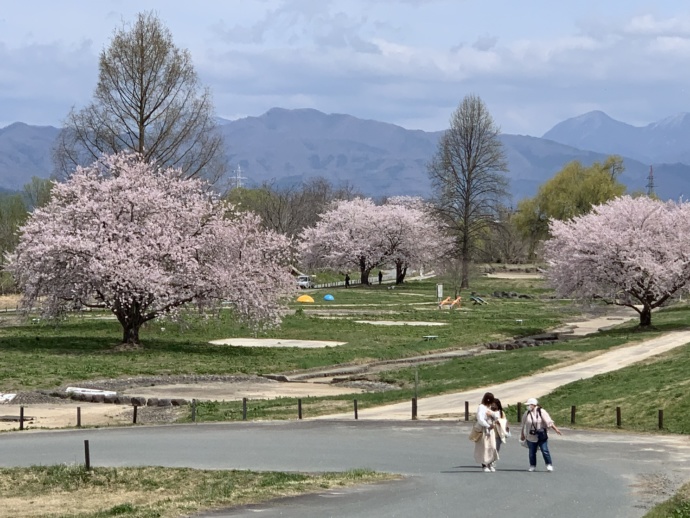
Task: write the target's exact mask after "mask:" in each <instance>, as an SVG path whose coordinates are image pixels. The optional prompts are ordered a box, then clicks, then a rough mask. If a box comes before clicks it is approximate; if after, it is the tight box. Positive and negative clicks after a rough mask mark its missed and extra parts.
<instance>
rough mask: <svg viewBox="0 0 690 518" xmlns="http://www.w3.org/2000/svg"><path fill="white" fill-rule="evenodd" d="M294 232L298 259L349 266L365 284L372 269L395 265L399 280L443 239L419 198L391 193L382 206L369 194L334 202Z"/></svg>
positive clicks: (318, 264)
mask: <svg viewBox="0 0 690 518" xmlns="http://www.w3.org/2000/svg"><path fill="white" fill-rule="evenodd" d="M320 218H321V219H320V221H319V222H318V223H317V224H316V225H315V226H314V227H311V228H308V229H305V230H304V231H303V232H302V233H301V235H300V251H301V254H302V257H303V260H304V262H305V263H306V264H309V265H311V266H317V267H318V266H328V267H333V268H343V269H353V270H357V271H359V273H360V279H361V282H362V284H368V282H369V274H370V272H371V270H372V269H374V268H377V267H382V266H383V265H385V264H395V265H396V270H397V273H398V276H397V280H398V281H399V282H402V279H404V272H405V271H406V269H407V268H408V266H410V265H420V264H423V263H424V262H425V261H427V260H431V258H432V256H433V254H434V253H435V251H436V250H437V243H438V242H439V241H441V240H444V239H445V238H444V237H443V235H442V234H441V233H440V231H439V226H440V224H439V223H437V222H436V220H435V219H434V218H433V217H432V216H431V215H430V214H429V213H428V212H427V211H426V210H424V208H423V206H422V202H421V200H415V199H412V198H410V199H405V198H394V199H392V200H391V201H390V202H389V203H387V204H385V205H379V206H377V205H375V204H374V202H373V201H372V200H370V199H361V198H358V199H355V200H351V201H340V202H338V203H336V205H335V206H334V208H332V209H331V210H329V211H326V212H325V213H323V214H321V216H320Z"/></svg>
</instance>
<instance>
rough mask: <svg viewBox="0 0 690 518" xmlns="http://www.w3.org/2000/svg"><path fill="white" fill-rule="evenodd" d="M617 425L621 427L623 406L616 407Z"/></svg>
mask: <svg viewBox="0 0 690 518" xmlns="http://www.w3.org/2000/svg"><path fill="white" fill-rule="evenodd" d="M616 426H617V427H618V428H620V427H621V407H619V406H617V407H616Z"/></svg>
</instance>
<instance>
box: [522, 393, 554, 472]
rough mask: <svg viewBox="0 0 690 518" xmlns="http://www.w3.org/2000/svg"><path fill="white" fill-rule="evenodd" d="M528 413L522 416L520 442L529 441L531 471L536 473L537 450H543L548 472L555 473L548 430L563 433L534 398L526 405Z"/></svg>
mask: <svg viewBox="0 0 690 518" xmlns="http://www.w3.org/2000/svg"><path fill="white" fill-rule="evenodd" d="M525 404H526V405H527V411H526V412H525V413H524V414H523V416H522V432H521V433H520V440H521V441H524V440H526V441H527V447H528V448H529V469H528V471H534V470H535V469H537V449H540V450H541V454H542V457H544V463H545V464H546V471H553V462H552V460H551V452H550V451H549V434H548V429H549V428H551V429H553V430H554V431H555V432H556V433H557V434H558V435H562V434H561V431H560V430H559V429H558V427H557V426H556V423H554V422H553V419H551V416H550V415H549V413H548V412H547V411H546V410H544V409H543V408H542V407H540V406H539V402H538V401H537V400H536V399H534V398H529V399H528V400H527V402H526V403H525Z"/></svg>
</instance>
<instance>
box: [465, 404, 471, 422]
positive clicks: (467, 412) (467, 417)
mask: <svg viewBox="0 0 690 518" xmlns="http://www.w3.org/2000/svg"><path fill="white" fill-rule="evenodd" d="M469 420H470V402H469V401H465V421H469Z"/></svg>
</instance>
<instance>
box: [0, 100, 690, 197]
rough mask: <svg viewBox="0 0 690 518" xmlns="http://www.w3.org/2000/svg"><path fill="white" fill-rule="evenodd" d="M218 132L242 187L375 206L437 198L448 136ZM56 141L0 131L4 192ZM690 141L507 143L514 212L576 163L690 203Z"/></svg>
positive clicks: (354, 123)
mask: <svg viewBox="0 0 690 518" xmlns="http://www.w3.org/2000/svg"><path fill="white" fill-rule="evenodd" d="M218 124H219V129H220V131H221V132H222V133H223V136H224V139H225V144H226V154H227V158H228V162H229V163H230V164H231V166H232V168H233V173H231V175H230V176H231V177H234V176H237V177H239V181H241V184H242V185H245V186H255V185H259V184H261V183H262V182H273V183H274V184H276V185H277V186H288V185H292V184H296V183H299V182H301V181H303V180H305V179H308V178H310V177H316V176H322V177H324V178H326V179H328V180H329V181H331V182H332V183H334V184H336V185H338V184H341V183H343V182H349V183H350V184H352V185H353V186H354V187H355V188H356V189H357V190H359V191H360V192H362V193H364V194H366V195H369V196H390V195H421V196H427V195H429V194H430V184H429V179H428V177H427V173H426V165H427V163H428V162H429V160H430V159H431V157H432V156H433V154H434V152H435V151H436V148H437V144H438V140H439V137H440V136H441V135H442V132H425V131H421V130H409V129H405V128H402V127H400V126H396V125H394V124H388V123H384V122H379V121H374V120H364V119H359V118H356V117H352V116H350V115H343V114H325V113H322V112H319V111H317V110H313V109H296V110H287V109H282V108H273V109H271V110H269V111H268V112H266V113H265V114H263V115H261V116H258V117H246V118H243V119H238V120H233V121H230V120H224V119H218ZM58 132H59V129H58V128H55V127H52V126H31V125H28V124H24V123H21V122H17V123H14V124H11V125H9V126H7V127H5V128H2V129H0V188H3V189H6V190H17V189H21V187H22V186H23V185H24V184H25V183H27V182H28V181H29V179H30V178H31V177H32V176H39V177H42V178H47V177H49V176H50V174H51V171H52V165H51V153H52V146H53V143H54V141H55V138H56V136H57V134H58ZM689 137H690V114H686V113H684V114H680V115H677V116H675V117H670V118H667V119H663V120H661V121H659V122H657V123H653V124H649V125H647V126H644V127H636V126H632V125H629V124H626V123H623V122H620V121H617V120H615V119H613V118H611V117H609V116H608V115H606V114H605V113H603V112H599V111H595V112H590V113H586V114H584V115H581V116H579V117H574V118H572V119H568V120H565V121H563V122H560V123H558V124H556V125H555V126H554V127H553V128H552V129H550V130H549V131H547V132H546V133H545V134H544V135H543V136H542V137H541V138H539V137H531V136H526V135H511V134H502V135H501V136H500V138H501V141H502V143H503V146H504V151H505V153H506V157H507V160H508V166H509V169H510V173H509V178H510V182H511V193H512V196H513V202H516V201H517V200H519V199H521V198H523V197H525V196H533V195H534V194H535V193H536V191H537V189H538V187H539V185H541V184H542V183H544V182H545V181H547V180H548V179H549V178H551V177H553V175H554V174H555V173H557V172H558V171H559V170H560V169H561V168H562V167H563V166H564V165H565V164H566V163H568V162H570V161H572V160H579V161H581V162H582V163H583V164H585V165H590V164H591V163H593V162H595V161H600V162H602V161H604V160H605V159H606V157H607V156H608V155H611V154H618V155H621V156H623V158H624V161H625V167H626V170H625V172H624V173H623V175H622V176H621V181H622V182H623V183H624V184H626V186H627V187H628V190H629V191H646V189H647V185H648V181H649V180H648V178H649V172H650V166H653V171H654V187H655V192H656V193H657V194H658V195H659V196H660V197H661V198H663V199H669V198H674V199H677V198H678V197H679V196H680V195H682V194H683V193H690V148H688V146H687V142H688V141H689ZM229 180H230V181H231V182H232V178H229Z"/></svg>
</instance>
